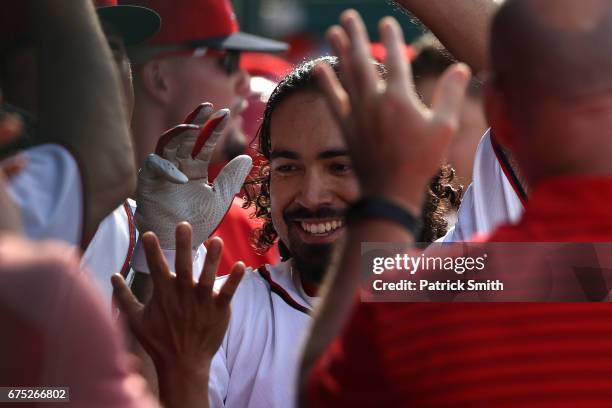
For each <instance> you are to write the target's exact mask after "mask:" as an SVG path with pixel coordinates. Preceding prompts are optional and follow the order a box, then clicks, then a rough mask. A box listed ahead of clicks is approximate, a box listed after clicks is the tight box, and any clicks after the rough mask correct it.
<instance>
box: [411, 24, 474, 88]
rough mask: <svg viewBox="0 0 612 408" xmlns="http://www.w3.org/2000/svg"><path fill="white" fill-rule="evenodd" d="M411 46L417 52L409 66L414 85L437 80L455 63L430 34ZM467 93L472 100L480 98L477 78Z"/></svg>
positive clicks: (471, 83) (453, 58)
mask: <svg viewBox="0 0 612 408" xmlns="http://www.w3.org/2000/svg"><path fill="white" fill-rule="evenodd" d="M411 46H412V48H414V50H415V51H416V52H417V56H416V57H415V58H414V59H413V60H412V64H411V66H412V76H413V78H414V82H415V83H418V82H419V81H422V80H424V79H428V78H429V79H435V80H437V79H438V78H439V77H441V76H442V74H444V71H446V70H447V69H448V67H450V66H451V65H453V64H454V63H456V62H457V60H456V59H455V57H454V56H453V55H452V54H451V53H450V52H449V51H448V50H447V49H446V48H444V46H443V45H442V43H441V42H440V41H439V40H438V39H437V38H436V37H435V36H434V35H433V34H432V33H426V34H424V35H422V36H421V37H420V38H419V39H418V40H416V41H415V42H414V43H412V44H411ZM467 92H468V95H469V96H471V97H473V98H480V97H481V95H482V83H481V82H480V80H479V79H478V78H476V77H473V78H472V79H471V80H470V84H469V86H468V89H467Z"/></svg>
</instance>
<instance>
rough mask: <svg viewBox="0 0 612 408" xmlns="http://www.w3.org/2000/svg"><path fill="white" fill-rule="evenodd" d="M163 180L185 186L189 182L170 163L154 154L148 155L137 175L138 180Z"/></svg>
mask: <svg viewBox="0 0 612 408" xmlns="http://www.w3.org/2000/svg"><path fill="white" fill-rule="evenodd" d="M159 178H161V179H164V180H166V181H169V182H170V183H174V184H185V183H187V182H188V181H189V179H188V178H187V176H186V175H185V174H183V173H182V172H181V171H180V170H179V169H178V168H177V167H176V166H175V165H174V164H172V162H170V161H168V160H166V159H162V158H161V157H160V156H158V155H156V154H150V155H149V156H147V159H146V160H145V162H144V165H143V166H142V168H141V169H140V172H139V173H138V179H139V180H155V179H159Z"/></svg>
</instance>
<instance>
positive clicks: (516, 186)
mask: <svg viewBox="0 0 612 408" xmlns="http://www.w3.org/2000/svg"><path fill="white" fill-rule="evenodd" d="M491 145H492V146H493V152H494V153H495V157H497V161H498V162H499V166H500V167H501V169H502V171H503V172H504V175H505V176H506V179H508V181H509V182H510V185H511V186H512V189H513V190H514V192H515V193H516V195H517V197H518V198H519V200H521V204H523V207H525V205H527V193H526V192H525V190H524V189H523V186H522V185H521V182H520V181H519V179H518V177H517V176H516V173H515V172H514V170H512V167H511V166H510V162H509V161H508V158H507V157H506V155H505V154H504V152H503V151H502V149H501V147H500V146H499V144H497V142H495V140H493V136H492V135H491Z"/></svg>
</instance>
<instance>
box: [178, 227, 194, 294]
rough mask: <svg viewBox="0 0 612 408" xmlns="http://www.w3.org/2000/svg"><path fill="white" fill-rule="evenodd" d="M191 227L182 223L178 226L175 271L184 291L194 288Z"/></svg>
mask: <svg viewBox="0 0 612 408" xmlns="http://www.w3.org/2000/svg"><path fill="white" fill-rule="evenodd" d="M191 235H192V231H191V225H189V223H187V222H181V223H180V224H178V225H177V226H176V258H175V263H174V270H175V273H176V279H177V281H178V284H179V286H180V287H181V288H183V289H188V288H192V287H193V272H192V268H193V265H192V261H191Z"/></svg>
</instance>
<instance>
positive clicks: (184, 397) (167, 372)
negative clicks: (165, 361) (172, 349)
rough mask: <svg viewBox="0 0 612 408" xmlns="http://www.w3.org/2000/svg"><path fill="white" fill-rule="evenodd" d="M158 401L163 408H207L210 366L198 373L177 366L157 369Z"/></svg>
mask: <svg viewBox="0 0 612 408" xmlns="http://www.w3.org/2000/svg"><path fill="white" fill-rule="evenodd" d="M157 371H158V378H159V399H160V401H161V403H162V404H164V406H165V407H168V408H170V407H177V408H179V407H180V408H191V407H193V408H196V407H197V408H208V406H209V403H208V378H209V371H210V364H209V365H208V366H207V367H202V368H201V369H199V370H198V371H193V370H192V369H191V368H181V367H179V366H178V365H177V364H172V362H171V364H169V365H168V366H167V367H166V366H159V367H157Z"/></svg>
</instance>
